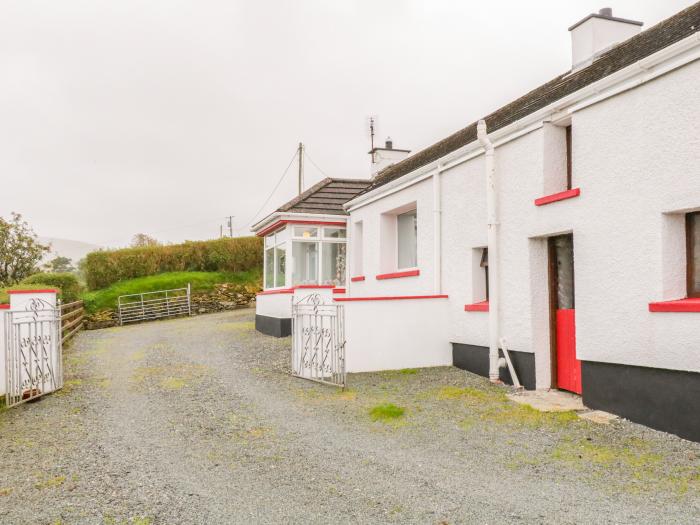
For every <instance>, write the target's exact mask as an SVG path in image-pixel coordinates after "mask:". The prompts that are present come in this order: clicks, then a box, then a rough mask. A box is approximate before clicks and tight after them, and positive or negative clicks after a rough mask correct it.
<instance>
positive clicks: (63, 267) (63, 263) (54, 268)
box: [44, 255, 75, 273]
mask: <svg viewBox="0 0 700 525" xmlns="http://www.w3.org/2000/svg"><path fill="white" fill-rule="evenodd" d="M44 267H45V268H46V269H47V270H48V271H49V272H53V273H70V272H74V271H75V267H74V266H73V261H72V260H71V259H70V258H69V257H63V256H61V255H59V256H57V257H54V258H53V259H51V260H50V261H49V262H47V263H46V264H45V265H44Z"/></svg>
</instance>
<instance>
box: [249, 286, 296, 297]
mask: <svg viewBox="0 0 700 525" xmlns="http://www.w3.org/2000/svg"><path fill="white" fill-rule="evenodd" d="M280 293H294V288H280V289H279V290H263V291H262V292H258V293H256V294H255V295H256V296H258V295H275V294H280Z"/></svg>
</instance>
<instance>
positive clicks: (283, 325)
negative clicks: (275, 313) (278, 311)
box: [255, 315, 292, 337]
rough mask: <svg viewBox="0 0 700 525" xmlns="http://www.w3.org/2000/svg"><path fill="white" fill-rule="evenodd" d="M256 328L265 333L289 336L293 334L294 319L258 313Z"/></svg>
mask: <svg viewBox="0 0 700 525" xmlns="http://www.w3.org/2000/svg"><path fill="white" fill-rule="evenodd" d="M255 329H256V330H257V331H258V332H260V333H262V334H265V335H271V336H273V337H287V336H290V335H292V320H291V319H289V318H287V319H284V318H280V317H268V316H266V315H256V316H255Z"/></svg>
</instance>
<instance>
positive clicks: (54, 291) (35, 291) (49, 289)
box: [7, 288, 58, 294]
mask: <svg viewBox="0 0 700 525" xmlns="http://www.w3.org/2000/svg"><path fill="white" fill-rule="evenodd" d="M7 293H8V294H16V293H58V290H54V289H52V288H47V289H45V290H7Z"/></svg>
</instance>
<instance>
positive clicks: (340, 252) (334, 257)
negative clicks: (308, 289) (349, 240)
mask: <svg viewBox="0 0 700 525" xmlns="http://www.w3.org/2000/svg"><path fill="white" fill-rule="evenodd" d="M345 249H346V246H345V243H343V242H324V243H323V259H322V260H321V284H334V285H336V286H340V285H344V284H345Z"/></svg>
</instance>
